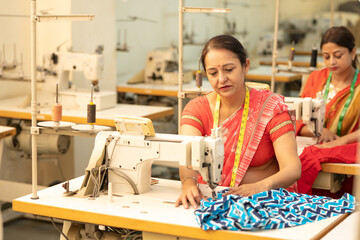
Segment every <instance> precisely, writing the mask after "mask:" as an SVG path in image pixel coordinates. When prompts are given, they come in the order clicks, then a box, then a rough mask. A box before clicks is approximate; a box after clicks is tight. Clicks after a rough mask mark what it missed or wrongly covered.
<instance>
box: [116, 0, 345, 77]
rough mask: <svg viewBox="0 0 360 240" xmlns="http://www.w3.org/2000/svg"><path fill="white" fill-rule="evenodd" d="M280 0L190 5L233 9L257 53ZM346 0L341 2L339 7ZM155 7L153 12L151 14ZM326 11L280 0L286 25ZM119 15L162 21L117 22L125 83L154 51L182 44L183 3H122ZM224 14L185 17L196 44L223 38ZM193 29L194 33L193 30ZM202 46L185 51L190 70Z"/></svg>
mask: <svg viewBox="0 0 360 240" xmlns="http://www.w3.org/2000/svg"><path fill="white" fill-rule="evenodd" d="M275 2H276V1H275V0H197V1H185V4H184V5H185V6H187V7H196V6H199V7H225V6H226V7H228V8H231V13H229V14H227V15H226V16H227V18H228V19H229V20H230V21H235V22H236V25H237V30H238V31H243V30H246V31H247V33H248V34H247V36H246V39H245V40H244V39H243V38H242V37H241V36H240V35H236V37H238V38H239V40H240V41H242V43H243V44H244V45H245V47H246V48H247V49H248V51H249V52H250V51H254V50H256V46H257V43H258V39H259V37H260V36H261V34H263V33H265V32H273V31H274V18H275ZM343 2H346V0H335V7H337V6H338V5H339V4H340V3H343ZM149 9H151V11H149ZM321 11H330V0H280V21H282V20H284V19H287V18H291V17H300V16H303V15H311V14H315V13H317V12H321ZM116 16H117V18H118V19H126V18H127V16H137V17H142V18H148V19H152V20H156V21H157V23H150V22H145V21H140V20H138V21H134V22H124V21H122V22H117V24H116V27H117V29H121V30H124V29H126V30H127V42H128V45H130V51H129V52H127V53H124V52H119V53H118V54H117V82H118V83H125V82H126V81H127V80H128V79H129V78H130V77H131V76H133V75H134V74H135V73H137V72H138V71H140V70H141V69H142V68H143V67H144V65H145V58H146V54H147V52H148V51H151V50H153V49H155V48H158V47H169V46H171V45H172V44H175V45H177V43H178V1H177V0H151V1H150V0H118V1H117V2H116ZM224 16H225V15H223V14H211V15H207V14H202V13H185V14H184V24H185V30H191V29H194V31H195V33H196V36H195V40H196V42H204V41H206V39H208V38H210V37H212V36H215V35H217V34H222V33H223V31H224ZM189 28H190V29H189ZM201 49H202V47H201V46H190V45H186V46H185V47H184V66H185V67H186V66H196V62H197V59H198V58H199V56H200V53H201Z"/></svg>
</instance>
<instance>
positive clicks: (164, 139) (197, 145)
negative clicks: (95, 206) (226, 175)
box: [77, 117, 224, 197]
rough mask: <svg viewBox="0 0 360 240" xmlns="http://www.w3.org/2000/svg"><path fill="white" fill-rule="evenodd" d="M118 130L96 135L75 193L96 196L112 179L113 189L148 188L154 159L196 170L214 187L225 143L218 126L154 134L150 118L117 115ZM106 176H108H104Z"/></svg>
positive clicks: (128, 191)
mask: <svg viewBox="0 0 360 240" xmlns="http://www.w3.org/2000/svg"><path fill="white" fill-rule="evenodd" d="M115 125H116V128H117V131H107V132H106V131H104V132H100V133H99V134H98V135H97V136H96V140H95V145H94V146H95V147H94V149H93V152H92V155H91V158H90V161H89V164H88V167H87V168H86V171H85V178H84V181H83V184H82V187H81V188H80V190H79V193H78V194H77V195H78V196H89V195H91V196H93V197H97V196H98V193H99V191H100V189H101V188H102V187H104V186H106V182H108V183H111V185H112V189H111V190H112V192H113V193H114V194H119V193H135V194H139V193H145V192H147V191H149V190H150V185H151V165H152V163H153V162H154V161H173V162H178V163H179V165H180V166H187V167H189V168H190V167H191V168H192V169H194V170H196V171H198V172H199V173H200V174H201V176H202V177H203V179H204V181H206V182H207V183H208V185H209V186H210V188H211V189H212V190H213V189H214V188H215V187H216V186H217V183H218V182H219V181H220V177H221V173H222V168H223V160H224V145H223V142H222V138H221V136H220V129H214V130H213V132H212V134H211V136H209V137H201V136H182V135H174V134H155V131H154V127H153V125H152V122H151V120H150V119H147V118H132V117H116V118H115ZM106 176H107V178H106Z"/></svg>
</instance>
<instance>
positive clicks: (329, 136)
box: [319, 128, 339, 143]
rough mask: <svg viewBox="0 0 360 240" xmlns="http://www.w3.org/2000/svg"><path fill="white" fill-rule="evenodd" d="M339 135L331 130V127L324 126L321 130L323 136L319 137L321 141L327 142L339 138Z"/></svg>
mask: <svg viewBox="0 0 360 240" xmlns="http://www.w3.org/2000/svg"><path fill="white" fill-rule="evenodd" d="M338 138H339V136H338V135H336V134H335V133H333V132H331V131H330V130H329V129H327V128H323V130H322V132H321V136H320V137H319V142H320V143H325V142H330V141H333V140H336V139H338Z"/></svg>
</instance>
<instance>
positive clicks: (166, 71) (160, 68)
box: [144, 48, 193, 85]
mask: <svg viewBox="0 0 360 240" xmlns="http://www.w3.org/2000/svg"><path fill="white" fill-rule="evenodd" d="M192 77H193V76H192V71H184V83H187V82H190V81H191V80H192ZM144 79H145V83H151V84H165V85H176V84H178V53H177V49H176V48H165V49H155V50H153V51H150V52H149V53H148V55H147V57H146V64H145V71H144Z"/></svg>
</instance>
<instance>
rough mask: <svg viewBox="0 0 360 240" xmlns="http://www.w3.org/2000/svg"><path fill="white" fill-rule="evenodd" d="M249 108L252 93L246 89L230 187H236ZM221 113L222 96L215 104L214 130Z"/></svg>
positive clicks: (217, 98) (218, 97)
mask: <svg viewBox="0 0 360 240" xmlns="http://www.w3.org/2000/svg"><path fill="white" fill-rule="evenodd" d="M249 106H250V93H249V89H248V88H247V87H246V96H245V104H244V111H243V114H242V117H241V126H240V133H239V139H238V143H237V146H236V152H235V160H234V166H233V170H232V175H231V183H230V187H234V185H235V180H236V172H237V169H238V167H239V162H240V154H241V149H242V145H243V142H244V135H245V129H246V121H247V118H248V115H249ZM219 112H220V96H219V94H218V95H217V97H216V104H215V109H214V124H213V128H217V127H218V126H219V115H220V114H219Z"/></svg>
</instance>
